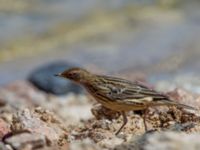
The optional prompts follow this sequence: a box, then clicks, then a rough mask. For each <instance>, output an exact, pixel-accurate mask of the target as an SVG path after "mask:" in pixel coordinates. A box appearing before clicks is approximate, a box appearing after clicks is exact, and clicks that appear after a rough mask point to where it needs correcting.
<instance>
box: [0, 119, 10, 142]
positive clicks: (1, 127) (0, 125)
mask: <svg viewBox="0 0 200 150" xmlns="http://www.w3.org/2000/svg"><path fill="white" fill-rule="evenodd" d="M9 132H10V127H9V124H8V123H6V122H5V121H4V120H3V119H1V118H0V138H1V139H2V137H3V136H4V135H6V134H7V133H9Z"/></svg>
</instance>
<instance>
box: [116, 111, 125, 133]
mask: <svg viewBox="0 0 200 150" xmlns="http://www.w3.org/2000/svg"><path fill="white" fill-rule="evenodd" d="M121 115H122V117H123V124H122V126H121V127H120V128H119V130H118V131H117V132H116V133H115V135H118V134H119V133H120V132H121V130H122V129H123V127H124V126H125V125H126V123H127V122H128V119H127V117H126V113H125V112H124V111H122V112H121Z"/></svg>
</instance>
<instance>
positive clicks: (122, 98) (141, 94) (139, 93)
mask: <svg viewBox="0 0 200 150" xmlns="http://www.w3.org/2000/svg"><path fill="white" fill-rule="evenodd" d="M102 80H103V81H101V82H99V83H98V86H96V87H98V88H97V89H96V94H99V95H101V96H104V97H106V98H107V99H109V100H113V101H118V102H127V103H138V104H139V103H145V104H148V103H149V104H150V103H155V102H159V103H160V102H161V100H165V101H166V100H169V98H168V97H167V96H166V95H164V94H161V93H159V92H157V91H155V90H153V89H151V88H149V87H147V86H145V85H144V84H142V83H140V82H130V81H127V80H124V79H120V78H113V77H108V76H103V78H102ZM169 101H170V100H169Z"/></svg>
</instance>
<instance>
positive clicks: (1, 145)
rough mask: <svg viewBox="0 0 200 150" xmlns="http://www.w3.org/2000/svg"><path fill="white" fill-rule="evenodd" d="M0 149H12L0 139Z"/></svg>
mask: <svg viewBox="0 0 200 150" xmlns="http://www.w3.org/2000/svg"><path fill="white" fill-rule="evenodd" d="M0 150H12V148H11V147H9V146H6V145H5V144H4V143H3V142H1V141H0Z"/></svg>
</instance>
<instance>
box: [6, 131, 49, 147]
mask: <svg viewBox="0 0 200 150" xmlns="http://www.w3.org/2000/svg"><path fill="white" fill-rule="evenodd" d="M4 143H6V144H8V145H10V146H11V147H12V148H13V149H15V150H22V149H23V150H32V149H36V148H44V147H45V146H47V141H46V138H45V136H44V135H41V134H38V133H25V132H24V133H21V134H16V135H13V136H11V137H8V138H6V139H5V140H4Z"/></svg>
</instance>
